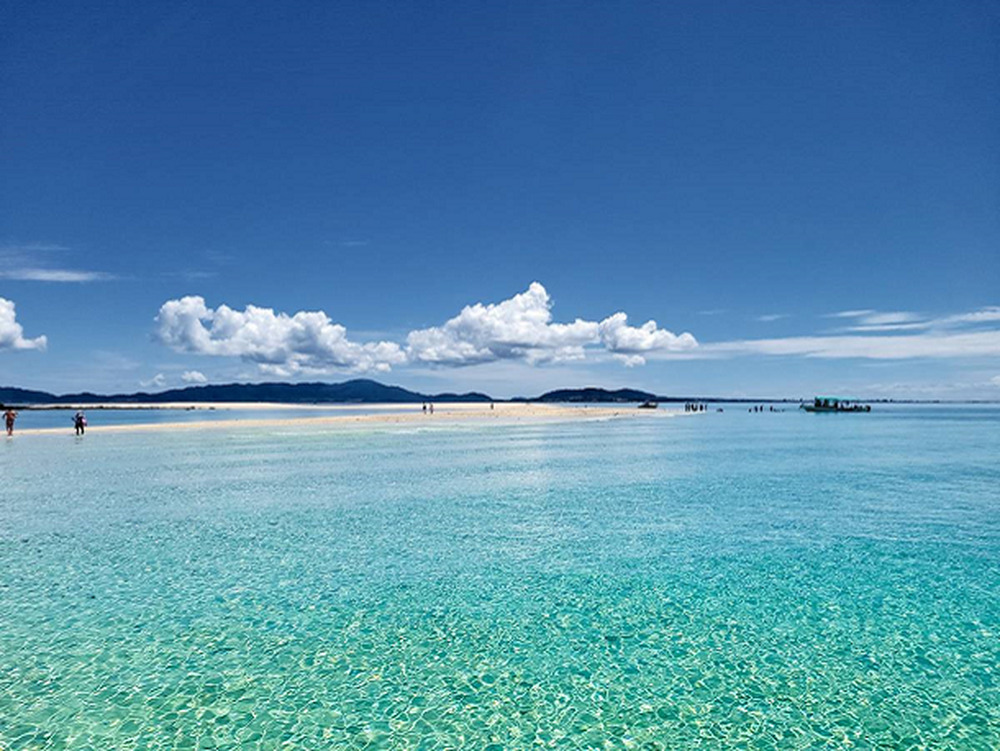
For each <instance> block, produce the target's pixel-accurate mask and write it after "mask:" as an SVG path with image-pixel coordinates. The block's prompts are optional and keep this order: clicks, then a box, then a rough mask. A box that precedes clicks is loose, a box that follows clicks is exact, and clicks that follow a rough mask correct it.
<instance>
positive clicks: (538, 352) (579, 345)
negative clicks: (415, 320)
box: [406, 282, 600, 365]
mask: <svg viewBox="0 0 1000 751" xmlns="http://www.w3.org/2000/svg"><path fill="white" fill-rule="evenodd" d="M599 328H600V327H599V324H598V323H597V322H595V321H584V320H581V319H579V318H578V319H576V320H575V321H574V322H573V323H553V322H552V299H551V298H550V297H549V293H548V292H547V291H546V289H545V287H543V286H542V285H541V284H539V283H538V282H532V284H531V285H530V286H529V287H528V289H527V290H526V291H525V292H522V293H520V294H517V295H514V296H513V297H511V298H510V299H508V300H504V301H503V302H499V303H491V304H489V305H483V304H482V303H476V304H475V305H467V306H466V307H464V308H462V311H461V312H460V313H459V314H458V315H457V316H455V317H454V318H451V319H449V320H448V321H446V322H445V323H444V325H442V326H434V327H431V328H427V329H419V330H416V331H411V332H410V334H409V336H407V338H406V353H407V355H408V357H409V359H410V361H411V362H419V363H429V364H434V365H474V364H478V363H484V362H494V361H497V360H524V361H526V362H529V363H533V364H534V363H541V362H560V361H566V360H580V359H583V357H584V347H586V346H587V345H590V344H596V343H597V342H598V341H599V337H600V331H599Z"/></svg>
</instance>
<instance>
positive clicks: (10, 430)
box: [0, 404, 87, 436]
mask: <svg viewBox="0 0 1000 751" xmlns="http://www.w3.org/2000/svg"><path fill="white" fill-rule="evenodd" d="M0 409H4V406H3V405H2V404H0ZM16 420H17V410H15V409H14V408H13V407H7V408H6V411H5V412H4V413H3V421H4V425H5V426H6V428H7V435H8V436H12V435H14V422H15V421H16ZM73 430H75V431H76V434H77V435H83V434H84V433H86V432H87V415H86V414H84V411H83V410H82V409H78V410H77V411H76V414H75V415H73Z"/></svg>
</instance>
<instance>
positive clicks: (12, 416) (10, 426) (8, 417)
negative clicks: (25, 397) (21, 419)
mask: <svg viewBox="0 0 1000 751" xmlns="http://www.w3.org/2000/svg"><path fill="white" fill-rule="evenodd" d="M3 419H4V422H5V423H6V424H7V435H14V420H16V419H17V412H15V411H14V409H13V407H8V408H7V411H6V412H4V413H3Z"/></svg>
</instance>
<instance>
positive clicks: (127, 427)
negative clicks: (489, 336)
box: [15, 402, 687, 436]
mask: <svg viewBox="0 0 1000 751" xmlns="http://www.w3.org/2000/svg"><path fill="white" fill-rule="evenodd" d="M82 406H84V407H85V408H87V409H100V408H101V407H102V406H104V407H111V406H113V407H115V408H123V407H122V405H96V404H90V405H82ZM127 408H130V409H137V410H141V409H152V408H163V409H166V408H168V407H167V406H166V405H161V404H157V405H143V404H134V405H131V404H130V405H128V407H127ZM169 408H170V409H177V410H184V409H191V408H195V409H199V410H200V409H209V408H215V409H216V410H226V409H233V410H250V409H261V410H266V409H270V410H274V409H282V410H285V409H299V408H301V409H309V410H317V409H325V410H327V411H331V412H336V410H337V408H347V409H351V408H353V409H364V410H372V411H374V414H360V415H359V414H351V413H348V414H331V415H328V416H323V417H272V418H267V417H263V418H247V419H226V418H224V417H217V418H215V419H212V420H184V421H177V422H155V423H135V424H117V425H101V424H100V423H99V421H97V420H94V419H93V417H92V419H91V425H90V426H88V428H87V435H90V434H92V433H96V434H101V433H131V432H174V431H182V430H183V431H188V430H232V429H234V428H268V427H270V428H289V427H307V426H313V427H334V426H343V427H348V426H351V425H357V426H372V427H375V426H378V425H421V426H428V427H429V426H433V425H448V424H459V423H464V422H473V421H474V422H477V423H479V424H485V423H488V422H489V421H491V420H492V421H496V422H497V423H498V424H500V423H508V424H509V423H517V422H528V421H532V422H536V421H537V422H544V421H567V420H609V419H638V418H646V419H648V418H657V417H660V418H664V417H677V416H681V415H685V414H687V413H684V412H682V411H681V410H679V409H663V408H660V409H639V408H638V407H637V406H636V405H634V404H617V405H604V406H589V405H588V406H583V405H580V406H577V405H564V404H527V403H521V402H513V403H511V402H497V403H494V405H493V408H492V409H491V408H490V405H489V404H488V403H452V404H441V405H435V406H434V413H433V414H430V413H424V412H423V410H422V408H421V405H419V404H343V405H311V404H307V405H290V404H262V403H261V404H258V403H254V404H245V403H221V402H220V403H213V404H205V403H200V404H190V405H189V404H177V405H170V407H169ZM72 433H73V430H72V428H69V429H67V428H26V429H24V430H16V431H15V436H17V435H66V434H70V435H72Z"/></svg>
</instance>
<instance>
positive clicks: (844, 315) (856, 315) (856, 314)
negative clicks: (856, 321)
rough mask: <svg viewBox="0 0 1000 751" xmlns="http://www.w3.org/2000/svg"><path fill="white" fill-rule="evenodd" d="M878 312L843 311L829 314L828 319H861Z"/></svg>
mask: <svg viewBox="0 0 1000 751" xmlns="http://www.w3.org/2000/svg"><path fill="white" fill-rule="evenodd" d="M874 312H876V311H874V310H841V311H840V312H838V313H827V314H826V317H827V318H861V317H862V316H867V315H871V314H872V313H874Z"/></svg>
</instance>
